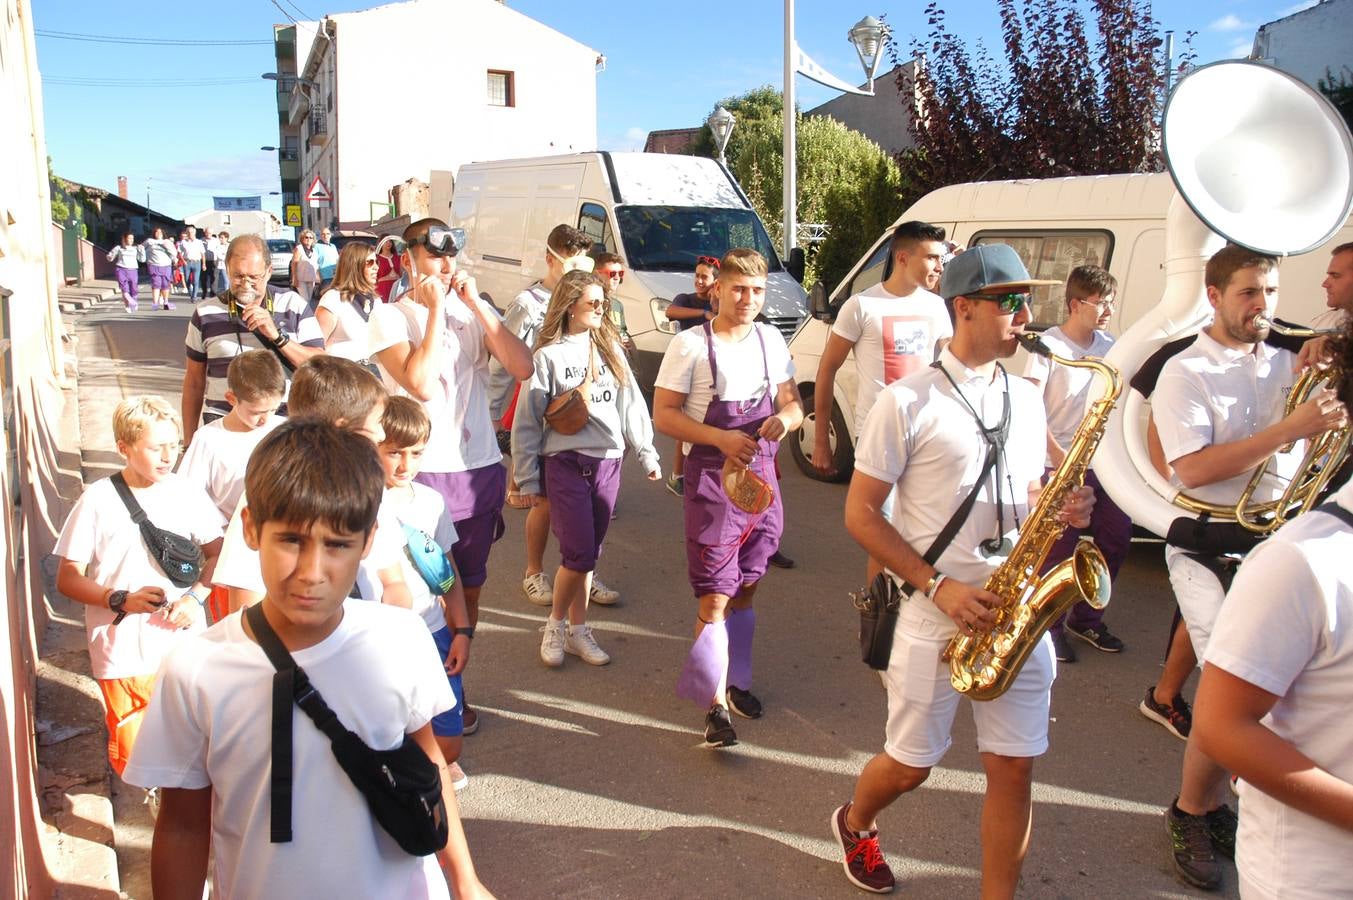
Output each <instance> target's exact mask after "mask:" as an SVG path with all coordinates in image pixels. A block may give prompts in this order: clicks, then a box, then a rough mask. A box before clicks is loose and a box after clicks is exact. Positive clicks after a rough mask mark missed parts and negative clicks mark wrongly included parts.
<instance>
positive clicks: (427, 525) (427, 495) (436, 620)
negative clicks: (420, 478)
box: [381, 482, 459, 632]
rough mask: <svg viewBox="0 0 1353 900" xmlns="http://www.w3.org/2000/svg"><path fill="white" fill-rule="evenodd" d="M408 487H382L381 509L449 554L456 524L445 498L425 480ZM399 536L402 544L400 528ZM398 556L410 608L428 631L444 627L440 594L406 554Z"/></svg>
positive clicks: (405, 544)
mask: <svg viewBox="0 0 1353 900" xmlns="http://www.w3.org/2000/svg"><path fill="white" fill-rule="evenodd" d="M411 487H412V488H413V490H412V492H410V491H395V490H391V489H390V488H386V489H385V498H384V499H383V500H381V509H382V510H389V514H390V518H392V519H394V520H395V521H396V522H398V523H399V524H401V525H412V526H413V527H414V528H420V529H422V530H423V532H424V533H425V534H427V535H429V536H431V538H432V540H433V541H434V542H435V543H436V544H437V546H438V547H441V548H442V549H443V550H445V551H446V552H447V553H448V554H449V553H450V552H451V545H452V544H454V543H455V542H456V541H457V540H459V535H457V534H456V524H455V523H454V522H452V521H451V514H450V513H449V512H447V510H446V501H444V500H443V499H442V495H441V494H439V493H437V492H436V491H435V490H433V489H432V488H430V487H428V486H427V485H425V484H419V483H417V482H414V483H413V484H412V485H411ZM399 539H400V540H401V541H404V542H405V543H404V546H407V545H408V542H407V540H406V539H405V537H404V533H403V531H402V530H401V532H400V535H399ZM400 556H401V562H402V564H403V566H404V583H405V584H407V585H408V586H409V593H410V594H412V595H413V611H414V612H416V613H418V615H419V616H421V617H422V619H423V621H424V622H425V623H427V627H428V631H430V632H435V631H441V630H442V629H443V628H445V627H446V615H445V613H444V612H443V610H442V598H441V597H439V596H436V595H434V594H433V593H432V591H431V590H429V589H428V586H427V582H426V581H424V580H423V576H421V575H419V574H418V570H417V569H415V568H414V567H413V563H412V562H410V561H409V556H408V554H407V553H404V552H401V553H400Z"/></svg>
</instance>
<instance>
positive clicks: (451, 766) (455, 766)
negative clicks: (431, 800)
mask: <svg viewBox="0 0 1353 900" xmlns="http://www.w3.org/2000/svg"><path fill="white" fill-rule="evenodd" d="M446 777H447V779H448V780H449V781H450V782H451V788H452V789H453V790H457V791H463V790H465V788H467V787H468V786H469V784H470V776H469V775H466V774H465V770H464V769H462V768H461V767H460V763H458V762H453V763H447V764H446Z"/></svg>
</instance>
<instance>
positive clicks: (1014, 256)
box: [940, 244, 1061, 300]
mask: <svg viewBox="0 0 1353 900" xmlns="http://www.w3.org/2000/svg"><path fill="white" fill-rule="evenodd" d="M1039 284H1061V282H1060V281H1048V280H1047V279H1042V278H1030V277H1029V270H1028V269H1026V268H1024V263H1023V262H1022V261H1021V260H1020V258H1019V254H1018V253H1016V252H1015V249H1014V248H1013V247H1011V246H1010V245H1009V244H982V245H980V246H977V247H973V248H972V249H971V250H964V251H963V252H962V253H960V254H958V255H957V256H955V257H954V258H953V259H952V260H950V261H949V262H948V263H947V264H945V267H944V274H943V275H941V276H940V296H941V297H943V298H944V299H945V300H952V299H954V298H955V297H958V296H960V295H962V296H967V295H970V294H984V293H989V292H991V291H1012V290H1015V289H1017V288H1025V287H1033V286H1035V285H1039Z"/></svg>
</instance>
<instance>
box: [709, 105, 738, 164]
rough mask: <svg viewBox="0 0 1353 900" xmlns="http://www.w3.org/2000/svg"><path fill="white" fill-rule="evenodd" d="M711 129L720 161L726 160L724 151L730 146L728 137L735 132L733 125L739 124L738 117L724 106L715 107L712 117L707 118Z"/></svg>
mask: <svg viewBox="0 0 1353 900" xmlns="http://www.w3.org/2000/svg"><path fill="white" fill-rule="evenodd" d="M705 124H706V125H708V126H709V130H710V131H711V132H713V134H714V146H715V147H716V148H717V149H718V151H719V162H724V161H725V160H724V158H723V152H724V150H725V149H726V148H727V147H728V138H729V137H730V136H731V135H732V134H733V126H734V125H735V124H737V119H735V118H734V117H733V114H732V113H731V112H729V111H728V110H726V109H724V108H723V107H722V106H720V107H719V108H717V109H715V110H714V112H713V113H712V114H710V117H709V118H708V119H706V120H705Z"/></svg>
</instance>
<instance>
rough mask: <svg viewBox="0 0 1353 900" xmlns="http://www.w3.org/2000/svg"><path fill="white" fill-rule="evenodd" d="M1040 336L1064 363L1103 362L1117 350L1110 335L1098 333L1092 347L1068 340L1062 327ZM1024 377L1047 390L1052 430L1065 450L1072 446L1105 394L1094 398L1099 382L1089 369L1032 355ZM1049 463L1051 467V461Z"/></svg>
mask: <svg viewBox="0 0 1353 900" xmlns="http://www.w3.org/2000/svg"><path fill="white" fill-rule="evenodd" d="M1040 336H1041V337H1042V338H1043V343H1045V344H1047V345H1048V349H1050V350H1051V351H1052V352H1053V353H1055V354H1057V355H1058V356H1060V357H1062V358H1064V359H1084V358H1085V357H1087V356H1095V357H1098V358H1100V359H1103V358H1104V355H1105V354H1106V353H1108V352H1109V348H1110V347H1112V346H1113V337H1112V336H1110V335H1109V333H1108V332H1107V331H1095V332H1094V333H1093V335H1092V336H1091V338H1090V346H1088V347H1082V346H1081V345H1080V344H1078V343H1076V342H1075V341H1073V340H1071V338H1069V337H1067V336H1066V332H1064V331H1062V327H1061V326H1060V325H1054V326H1053V327H1052V328H1049V329H1048V330H1047V331H1045V332H1043V334H1042V335H1040ZM1024 377H1025V378H1028V379H1030V380H1031V381H1035V382H1037V383H1038V384H1039V386H1041V387H1042V388H1043V405H1044V406H1045V407H1046V408H1047V411H1048V430H1049V431H1051V432H1052V436H1053V438H1055V439H1056V441H1057V443H1059V444H1061V445H1062V449H1063V450H1065V449H1066V448H1067V447H1068V446H1070V444H1071V438H1072V437H1074V436H1075V434H1076V429H1077V428H1079V427H1080V424H1081V421H1082V420H1084V418H1085V412H1086V410H1088V409H1089V408H1090V403H1091V401H1093V400H1098V399H1099V398H1100V396H1101V395H1102V393H1103V391H1102V390H1100V391H1093V394H1092V388H1093V387H1094V386H1095V384H1096V383H1098V381H1099V379H1098V378H1097V377H1096V375H1095V373H1094V372H1092V371H1091V370H1089V369H1080V368H1076V367H1074V366H1062V365H1058V364H1057V363H1055V362H1053V361H1052V360H1050V359H1048V358H1047V357H1046V356H1040V355H1039V354H1037V353H1030V354H1029V361H1028V363H1027V364H1026V365H1025V367H1024ZM1048 462H1049V463H1051V460H1048Z"/></svg>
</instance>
